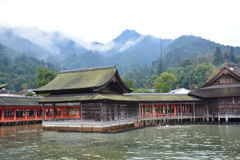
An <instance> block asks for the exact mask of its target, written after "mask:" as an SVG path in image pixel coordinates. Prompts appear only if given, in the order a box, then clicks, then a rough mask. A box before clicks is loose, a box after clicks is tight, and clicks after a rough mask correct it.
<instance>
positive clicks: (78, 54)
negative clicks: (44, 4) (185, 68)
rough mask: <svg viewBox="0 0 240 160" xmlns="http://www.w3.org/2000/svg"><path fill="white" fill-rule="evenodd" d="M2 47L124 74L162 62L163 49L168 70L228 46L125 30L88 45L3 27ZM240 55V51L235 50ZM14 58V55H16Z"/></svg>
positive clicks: (66, 64)
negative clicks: (113, 67) (110, 68)
mask: <svg viewBox="0 0 240 160" xmlns="http://www.w3.org/2000/svg"><path fill="white" fill-rule="evenodd" d="M0 43H1V44H2V45H4V46H7V47H9V48H10V49H12V50H14V51H15V52H16V53H19V54H20V53H24V54H25V55H26V56H28V57H35V58H38V59H40V60H41V59H42V60H44V61H46V62H53V63H54V64H57V65H58V66H59V67H60V68H62V69H79V68H89V67H99V66H107V65H115V64H118V69H119V71H120V73H124V72H126V71H127V70H130V69H138V68H141V67H143V66H146V65H147V66H151V65H152V64H155V65H154V66H155V67H156V65H157V63H158V62H159V58H160V53H161V51H160V48H162V52H163V56H164V59H165V60H166V62H168V63H167V66H168V67H175V66H176V65H177V63H178V61H180V60H182V59H184V58H187V57H189V56H190V55H191V54H193V53H196V54H200V55H204V54H206V53H208V52H210V53H213V52H214V50H215V48H216V47H220V48H221V49H222V50H225V51H226V50H229V48H230V46H224V45H221V44H218V43H215V42H212V41H209V40H206V39H203V38H201V37H195V36H192V35H190V36H181V37H179V38H177V39H175V40H172V39H161V40H160V39H159V38H156V37H154V36H151V35H141V34H139V33H138V32H137V31H135V30H129V29H127V30H125V31H123V32H122V33H121V34H120V35H119V36H117V37H115V38H114V39H113V40H111V41H110V42H108V43H105V44H103V43H101V42H96V41H94V42H90V43H88V42H86V41H83V40H82V39H81V37H79V39H74V38H72V37H71V36H69V35H65V34H63V33H61V32H58V31H55V32H45V31H42V30H39V29H37V28H35V27H16V28H4V27H0ZM234 49H235V51H236V52H237V53H240V47H234ZM13 56H14V55H13Z"/></svg>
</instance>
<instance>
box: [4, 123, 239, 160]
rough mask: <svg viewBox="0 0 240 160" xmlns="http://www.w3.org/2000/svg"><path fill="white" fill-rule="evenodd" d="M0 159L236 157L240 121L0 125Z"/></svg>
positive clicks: (237, 154)
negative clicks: (113, 130)
mask: <svg viewBox="0 0 240 160" xmlns="http://www.w3.org/2000/svg"><path fill="white" fill-rule="evenodd" d="M0 138H1V139H0V159H1V160H5V159H11V160H12V159H24V160H27V159H40V160H42V159H45V160H50V159H240V126H238V125H236V126H234V125H229V126H228V125H219V126H217V125H212V126H211V125H196V126H194V125H191V126H160V127H149V128H145V129H139V130H134V131H129V132H124V133H118V134H100V133H60V132H52V131H42V129H41V125H24V126H7V127H0Z"/></svg>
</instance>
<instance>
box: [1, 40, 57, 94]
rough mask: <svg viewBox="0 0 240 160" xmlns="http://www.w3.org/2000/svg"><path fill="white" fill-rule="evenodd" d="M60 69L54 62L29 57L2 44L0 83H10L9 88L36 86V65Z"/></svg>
mask: <svg viewBox="0 0 240 160" xmlns="http://www.w3.org/2000/svg"><path fill="white" fill-rule="evenodd" d="M39 66H43V67H46V68H48V69H51V70H54V71H57V70H59V69H58V68H57V67H56V66H55V65H54V64H52V63H49V62H48V63H45V62H44V61H43V60H38V59H36V58H34V57H27V56H26V55H25V54H23V53H17V52H15V51H13V50H11V49H9V48H8V47H6V46H3V45H2V44H0V84H8V85H7V89H8V90H16V91H21V90H23V89H24V88H23V84H25V85H24V87H27V88H28V89H30V88H36V81H35V77H36V67H39Z"/></svg>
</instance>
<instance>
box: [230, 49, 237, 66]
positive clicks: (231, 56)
mask: <svg viewBox="0 0 240 160" xmlns="http://www.w3.org/2000/svg"><path fill="white" fill-rule="evenodd" d="M229 61H230V62H233V63H237V58H236V56H235V54H234V49H233V47H231V49H230V52H229Z"/></svg>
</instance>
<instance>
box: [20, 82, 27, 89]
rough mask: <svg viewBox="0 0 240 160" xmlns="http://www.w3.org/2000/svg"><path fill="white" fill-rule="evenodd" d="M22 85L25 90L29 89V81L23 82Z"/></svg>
mask: <svg viewBox="0 0 240 160" xmlns="http://www.w3.org/2000/svg"><path fill="white" fill-rule="evenodd" d="M21 87H22V88H23V89H24V91H27V89H28V84H27V83H23V84H22V85H21Z"/></svg>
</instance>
